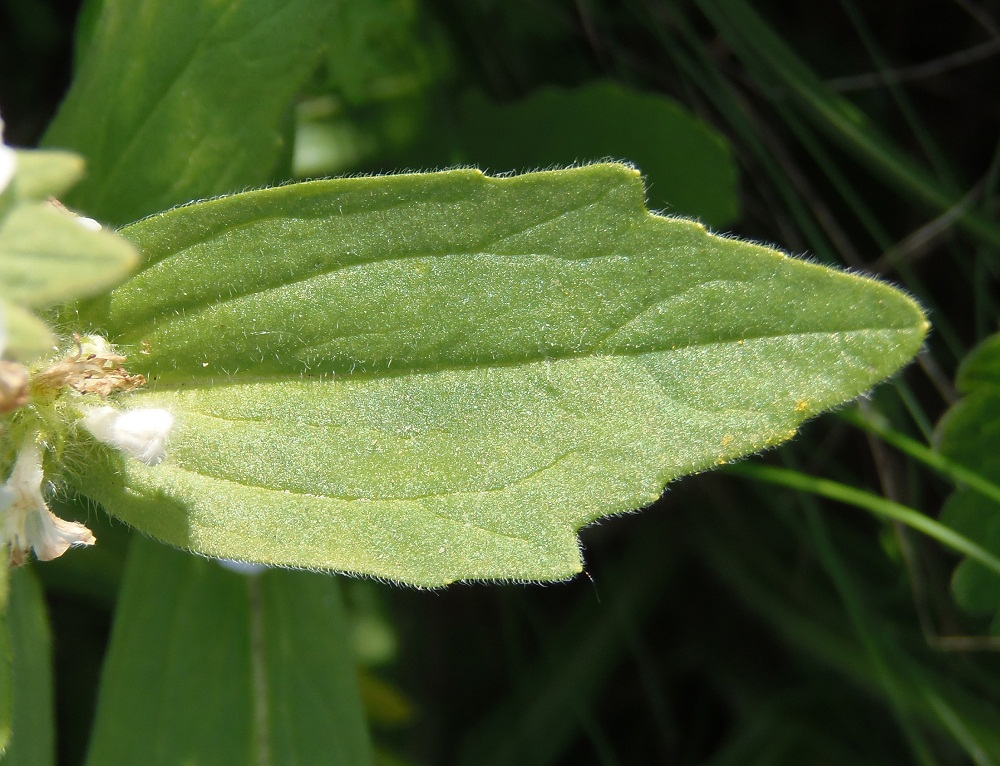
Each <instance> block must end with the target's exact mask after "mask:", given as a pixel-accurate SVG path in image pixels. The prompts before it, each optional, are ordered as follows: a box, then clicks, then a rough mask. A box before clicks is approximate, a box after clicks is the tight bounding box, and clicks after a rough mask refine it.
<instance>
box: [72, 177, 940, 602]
mask: <svg viewBox="0 0 1000 766" xmlns="http://www.w3.org/2000/svg"><path fill="white" fill-rule="evenodd" d="M125 235H126V236H127V237H129V238H130V239H132V240H133V241H134V242H135V243H136V244H137V245H138V246H139V247H140V248H141V250H142V251H143V252H144V254H145V256H146V258H147V265H146V268H145V269H144V270H143V271H141V272H140V273H139V274H138V275H136V276H135V277H133V278H132V279H130V280H129V281H127V282H125V283H124V284H123V285H122V286H121V287H119V288H118V289H116V290H114V291H113V293H112V296H111V300H110V303H109V304H107V305H106V306H103V307H102V309H101V310H100V311H97V310H96V309H95V311H94V313H92V314H91V315H90V316H89V317H84V318H85V319H86V318H89V320H90V321H91V322H93V323H94V324H95V325H97V326H100V327H101V328H102V329H104V330H105V331H107V332H108V334H109V337H111V338H112V339H113V340H114V341H116V342H118V343H120V344H122V345H123V347H124V350H125V351H126V352H127V353H128V354H129V356H130V358H131V361H130V364H132V365H133V366H134V369H133V371H134V372H142V373H144V374H146V375H147V377H148V378H149V379H150V381H151V383H152V385H151V388H150V390H149V391H147V392H143V393H138V394H135V395H134V396H133V397H132V398H130V402H134V403H135V404H142V405H147V404H148V405H157V406H163V407H167V408H170V409H171V410H172V411H174V412H175V413H176V414H177V416H178V424H177V426H176V434H175V436H174V438H173V441H172V444H171V452H170V457H169V459H168V461H167V462H165V463H163V464H161V465H160V466H157V467H153V468H150V467H147V466H144V465H141V464H138V463H136V462H135V461H129V462H128V463H125V462H123V461H120V460H115V459H114V457H113V456H112V455H110V454H108V455H107V459H106V460H105V461H103V462H102V463H101V464H100V466H99V467H97V468H95V469H94V472H93V473H92V474H90V475H88V476H80V477H78V478H77V482H78V485H79V486H80V488H81V489H82V491H83V492H84V494H88V495H90V496H91V497H94V498H96V499H98V500H99V501H101V502H102V503H103V504H104V505H105V506H106V507H107V508H108V510H109V511H110V512H111V513H113V514H115V515H117V516H119V517H120V518H122V519H124V520H125V521H127V522H129V523H130V524H132V525H134V526H136V527H138V528H140V529H142V530H143V531H145V532H147V533H149V534H151V535H153V536H155V537H158V538H160V539H162V540H166V541H168V542H171V543H174V544H177V545H181V546H186V547H190V548H193V549H195V550H198V551H202V552H204V553H208V554H211V555H218V556H223V557H230V558H241V559H249V560H256V561H263V562H268V563H277V564H289V565H295V566H306V567H317V568H329V569H335V570H344V571H351V572H359V573H365V574H371V575H375V576H379V577H387V578H391V579H394V580H399V581H403V582H408V583H412V584H417V585H424V586H436V585H442V584H445V583H448V582H451V581H453V580H457V579H507V578H510V579H530V580H555V579H562V578H566V577H569V576H571V575H572V574H574V573H575V572H578V571H579V570H580V555H579V551H578V548H577V539H576V534H575V533H576V530H577V529H579V527H580V526H582V525H584V524H587V523H589V522H591V521H593V520H595V519H598V518H600V517H602V516H605V515H608V514H613V513H620V512H623V511H627V510H631V509H635V508H638V507H641V506H643V505H646V504H649V503H651V502H652V501H654V500H655V499H656V498H657V497H658V496H659V494H660V492H661V491H662V489H663V486H664V485H665V484H666V483H667V482H668V481H670V480H671V479H673V478H676V477H678V476H682V475H684V474H687V473H691V472H693V471H698V470H704V469H706V468H709V467H712V466H714V465H718V464H721V463H724V462H726V461H729V460H734V459H736V458H738V457H740V456H742V455H745V454H748V453H750V452H753V451H756V450H760V449H763V448H764V447H768V446H771V445H774V444H777V443H779V442H781V441H784V440H785V439H788V438H790V437H791V436H792V435H793V434H794V432H795V429H796V428H797V427H798V425H799V424H800V423H801V422H802V421H803V420H805V419H806V418H808V417H810V416H812V415H815V414H816V413H818V412H820V411H822V410H823V409H826V408H828V407H832V406H835V405H837V404H839V403H841V402H844V401H846V400H848V399H850V398H852V397H854V396H857V395H858V394H859V393H862V392H863V391H865V390H866V389H867V388H869V387H870V386H872V385H874V384H875V383H877V382H878V381H880V380H882V379H883V378H885V377H886V376H887V375H890V374H891V373H892V372H894V371H895V370H896V369H898V368H899V367H900V366H901V365H902V364H904V363H905V362H906V361H907V360H908V359H909V358H910V356H912V354H913V353H915V351H916V350H917V349H918V348H919V345H920V343H921V340H922V338H923V336H924V333H925V331H926V327H927V324H926V321H925V319H924V317H923V315H922V313H921V311H920V309H919V308H918V307H917V306H916V305H915V304H914V303H913V301H911V300H910V299H909V298H907V297H906V296H904V295H902V294H901V293H899V292H898V291H896V290H894V289H892V288H890V287H888V286H886V285H884V284H881V283H878V282H874V281H871V280H867V279H863V278H860V277H857V276H851V275H847V274H844V273H840V272H836V271H832V270H830V269H826V268H822V267H819V266H817V265H815V264H810V263H807V262H804V261H799V260H795V259H791V258H788V257H786V256H785V255H783V254H782V253H780V252H778V251H776V250H773V249H770V248H766V247H761V246H759V245H754V244H749V243H745V242H739V241H737V240H733V239H723V238H719V237H714V236H711V235H709V234H708V233H707V232H706V231H705V230H704V229H703V228H702V227H701V226H700V225H698V224H696V223H693V222H691V221H685V220H677V219H668V218H663V217H659V216H655V215H652V214H650V213H649V212H647V211H646V209H645V207H644V204H643V187H642V183H641V180H640V178H639V176H638V174H637V173H636V172H635V171H633V170H631V169H629V168H626V167H623V166H620V165H594V166H589V167H585V168H577V169H573V170H567V171H555V172H546V173H537V174H529V175H524V176H519V177H514V178H505V179H496V178H488V177H486V176H484V175H482V174H481V173H479V172H477V171H473V170H460V171H449V172H445V173H437V174H424V175H408V176H397V177H388V178H365V179H350V180H338V181H323V182H313V183H307V184H299V185H295V186H288V187H283V188H279V189H270V190H265V191H261V192H254V193H250V194H245V195H238V196H234V197H230V198H226V199H220V200H214V201H211V202H206V203H200V204H198V205H193V206H190V207H186V208H182V209H178V210H174V211H171V212H169V213H166V214H163V215H159V216H155V217H153V218H150V219H147V220H145V221H143V222H140V223H138V224H136V225H135V226H132V227H130V228H129V229H127V230H126V231H125Z"/></svg>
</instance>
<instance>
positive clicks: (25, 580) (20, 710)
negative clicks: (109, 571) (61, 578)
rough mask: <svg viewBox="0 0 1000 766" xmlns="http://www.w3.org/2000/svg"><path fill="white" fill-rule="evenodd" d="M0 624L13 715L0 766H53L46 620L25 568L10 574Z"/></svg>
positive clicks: (41, 596)
mask: <svg viewBox="0 0 1000 766" xmlns="http://www.w3.org/2000/svg"><path fill="white" fill-rule="evenodd" d="M3 621H4V622H5V623H6V624H5V625H3V626H2V627H3V631H4V633H5V636H4V638H5V639H6V641H9V644H8V646H9V651H10V656H9V658H8V657H3V658H2V661H3V662H4V663H7V662H8V661H9V662H10V666H9V667H8V668H5V671H6V672H7V673H8V674H9V675H8V678H9V683H10V692H12V695H11V696H12V700H13V706H12V710H11V712H12V713H13V715H12V716H11V718H10V719H8V721H9V726H10V730H9V733H10V739H9V743H8V745H7V747H6V749H5V750H2V753H3V755H2V757H0V763H3V764H4V766H20V765H21V764H24V766H45V764H51V763H55V722H54V720H53V699H52V696H53V695H52V646H51V638H50V635H49V621H48V615H47V614H46V606H45V596H44V594H43V592H42V587H41V584H40V583H39V582H38V578H37V577H36V576H35V573H34V572H32V571H31V569H30V568H27V567H23V568H21V569H17V570H14V571H13V572H12V573H11V576H10V601H9V603H8V605H7V613H6V614H5V615H4V617H3ZM5 648H6V647H5ZM4 713H5V715H6V713H7V711H4ZM8 721H5V722H4V724H8Z"/></svg>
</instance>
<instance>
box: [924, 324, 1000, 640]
mask: <svg viewBox="0 0 1000 766" xmlns="http://www.w3.org/2000/svg"><path fill="white" fill-rule="evenodd" d="M958 387H959V390H960V391H961V392H962V394H963V395H964V396H963V398H962V399H961V400H960V401H959V402H958V403H957V404H955V405H954V406H953V407H952V408H951V409H950V410H948V412H947V413H946V414H945V417H944V418H943V419H942V420H941V423H940V424H939V425H938V429H937V433H936V435H935V437H936V446H937V449H938V451H939V452H941V454H942V455H945V456H946V457H948V458H950V459H952V460H954V461H955V462H957V463H959V464H961V465H962V466H964V467H966V468H969V469H971V470H973V471H975V472H976V473H978V474H980V475H981V476H982V477H983V478H984V479H987V480H988V481H992V482H993V483H994V484H1000V458H998V455H997V450H996V445H997V441H998V439H1000V334H996V335H993V336H991V337H990V338H988V339H987V340H986V341H984V342H983V343H982V344H980V346H979V347H978V348H976V349H974V350H973V351H972V353H970V354H969V356H968V357H967V358H966V359H965V361H964V362H963V363H962V366H961V368H960V369H959V373H958ZM941 521H942V522H944V523H945V524H948V525H949V526H950V527H952V528H954V529H955V530H957V531H958V532H960V533H961V534H963V535H965V536H966V537H968V538H969V539H970V540H974V541H975V542H977V543H979V544H980V545H982V546H983V547H984V548H986V549H987V550H989V551H991V552H993V553H995V554H997V555H1000V507H998V505H997V503H996V502H995V501H993V500H990V499H989V498H987V497H985V496H983V495H981V494H980V493H978V492H976V491H975V490H974V489H972V488H970V487H959V488H958V489H956V490H955V491H954V492H953V493H952V495H951V496H950V497H949V498H948V500H947V502H946V503H945V505H944V508H943V509H942V512H941ZM952 590H953V592H954V594H955V599H956V600H957V601H958V603H959V604H961V605H962V606H963V608H965V609H967V610H969V611H972V612H994V613H997V616H998V620H997V621H996V624H995V629H1000V580H998V578H997V575H996V574H995V573H993V572H991V571H989V570H988V569H986V568H985V567H984V566H982V565H981V564H978V563H976V562H974V561H972V560H969V559H965V560H964V561H962V562H961V563H960V564H959V566H958V568H957V569H956V570H955V576H954V580H953V581H952Z"/></svg>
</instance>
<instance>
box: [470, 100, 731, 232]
mask: <svg viewBox="0 0 1000 766" xmlns="http://www.w3.org/2000/svg"><path fill="white" fill-rule="evenodd" d="M462 114H463V119H462V121H461V124H460V138H459V140H460V143H461V145H462V149H463V151H464V154H465V156H464V157H463V160H464V161H466V162H469V163H471V164H473V165H477V166H479V167H482V168H489V169H490V170H492V171H507V170H518V171H521V170H526V169H529V168H539V167H541V168H545V167H553V166H558V165H563V166H565V165H572V164H574V163H579V162H594V161H597V160H602V159H605V158H608V157H612V158H614V159H618V160H626V161H628V162H632V163H635V164H636V165H637V166H638V168H639V169H640V170H641V171H642V173H643V175H644V176H645V178H646V181H647V185H648V187H649V206H650V207H651V208H652V209H654V210H667V211H668V212H670V213H673V214H679V215H689V216H694V217H696V218H700V219H701V220H702V221H704V222H705V223H706V224H708V225H709V226H723V225H725V224H727V223H731V222H732V221H734V220H735V219H736V218H737V217H738V215H739V199H738V197H737V194H736V181H737V178H736V168H735V166H734V165H733V161H732V158H731V156H730V152H729V145H728V144H727V143H726V140H725V139H724V138H723V137H722V136H721V135H720V134H718V133H716V132H715V131H714V130H712V129H711V128H710V127H708V126H707V125H706V124H705V123H704V122H702V121H701V120H699V119H698V118H697V117H695V116H694V115H693V114H691V113H690V112H689V111H688V110H687V109H685V108H684V107H683V106H681V105H680V104H678V103H677V102H675V101H672V100H671V99H669V98H666V97H664V96H659V95H653V94H644V93H639V92H637V91H633V90H629V89H627V88H623V87H621V86H620V85H617V84H615V83H612V82H598V83H592V84H590V85H586V86H583V87H579V88H575V89H572V90H562V89H556V88H549V89H544V90H541V91H538V92H536V93H533V94H532V95H531V96H529V97H528V98H526V99H524V100H523V101H520V102H517V103H513V104H493V103H491V102H489V101H487V100H486V99H485V98H483V97H482V96H481V95H479V94H478V93H473V94H471V95H470V96H468V97H467V98H466V99H465V101H464V103H463V105H462Z"/></svg>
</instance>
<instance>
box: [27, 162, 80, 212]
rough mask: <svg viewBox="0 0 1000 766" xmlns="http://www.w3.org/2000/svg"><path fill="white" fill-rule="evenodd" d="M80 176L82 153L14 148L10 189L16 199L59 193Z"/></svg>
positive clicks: (37, 198) (39, 199) (38, 199)
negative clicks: (14, 157)
mask: <svg viewBox="0 0 1000 766" xmlns="http://www.w3.org/2000/svg"><path fill="white" fill-rule="evenodd" d="M82 176H83V157H81V156H80V155H78V154H73V153H72V152H46V151H34V150H28V151H18V152H17V174H16V175H15V176H14V182H13V189H14V194H15V196H16V197H17V198H18V199H21V200H24V201H27V202H42V201H44V200H47V199H48V198H49V197H61V196H62V195H63V194H65V193H66V192H67V191H68V190H69V189H70V187H71V186H73V184H75V183H76V182H77V181H79V180H80V178H81V177H82Z"/></svg>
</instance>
